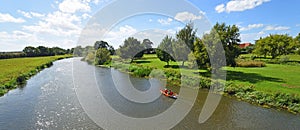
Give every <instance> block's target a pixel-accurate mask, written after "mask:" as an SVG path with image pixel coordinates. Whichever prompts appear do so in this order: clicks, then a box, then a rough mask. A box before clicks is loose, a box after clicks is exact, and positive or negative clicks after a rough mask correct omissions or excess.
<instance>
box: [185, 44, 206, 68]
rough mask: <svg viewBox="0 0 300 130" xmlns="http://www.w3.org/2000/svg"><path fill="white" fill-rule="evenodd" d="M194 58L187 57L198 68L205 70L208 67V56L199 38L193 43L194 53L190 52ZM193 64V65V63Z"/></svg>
mask: <svg viewBox="0 0 300 130" xmlns="http://www.w3.org/2000/svg"><path fill="white" fill-rule="evenodd" d="M192 53H193V55H194V57H192V56H191V54H190V56H189V61H190V62H196V64H197V65H198V66H197V67H198V68H205V67H208V66H209V63H210V61H209V56H208V53H207V50H206V47H205V45H204V43H203V42H202V40H201V39H200V38H196V40H195V42H194V52H192ZM193 64H195V63H193Z"/></svg>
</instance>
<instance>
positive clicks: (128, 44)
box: [118, 37, 144, 62]
mask: <svg viewBox="0 0 300 130" xmlns="http://www.w3.org/2000/svg"><path fill="white" fill-rule="evenodd" d="M143 51H144V47H143V46H142V44H141V42H140V41H139V40H137V39H136V38H134V37H129V38H127V39H125V41H124V44H123V45H121V46H120V47H119V49H118V55H119V56H120V57H121V58H123V59H131V62H132V61H133V60H134V59H135V58H141V57H143V55H144V52H143Z"/></svg>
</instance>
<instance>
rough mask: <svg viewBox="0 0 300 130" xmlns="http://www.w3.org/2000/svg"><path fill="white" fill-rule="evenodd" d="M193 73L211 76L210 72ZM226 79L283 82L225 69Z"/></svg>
mask: <svg viewBox="0 0 300 130" xmlns="http://www.w3.org/2000/svg"><path fill="white" fill-rule="evenodd" d="M194 74H199V75H201V76H203V77H211V73H210V72H194ZM226 80H227V81H228V80H233V81H234V80H236V81H241V82H249V83H253V84H255V83H258V82H261V81H271V82H279V83H284V81H283V80H282V79H280V78H273V77H267V76H262V75H260V74H256V73H244V72H237V71H230V70H227V71H226Z"/></svg>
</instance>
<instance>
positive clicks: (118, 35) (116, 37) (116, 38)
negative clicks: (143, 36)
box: [104, 25, 138, 48]
mask: <svg viewBox="0 0 300 130" xmlns="http://www.w3.org/2000/svg"><path fill="white" fill-rule="evenodd" d="M137 32H138V31H137V29H135V28H133V27H132V26H129V25H125V26H121V27H119V28H116V29H114V30H112V31H109V32H107V33H106V34H105V35H104V40H105V41H107V42H109V43H110V44H112V45H113V46H114V47H116V48H117V47H119V45H121V44H123V42H124V40H125V39H126V38H128V37H130V36H132V35H134V34H135V33H137Z"/></svg>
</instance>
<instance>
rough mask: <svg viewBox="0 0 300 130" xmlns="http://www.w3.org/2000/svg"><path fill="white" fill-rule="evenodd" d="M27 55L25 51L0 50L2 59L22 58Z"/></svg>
mask: <svg viewBox="0 0 300 130" xmlns="http://www.w3.org/2000/svg"><path fill="white" fill-rule="evenodd" d="M21 57H26V54H25V53H24V52H0V59H10V58H21Z"/></svg>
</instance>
